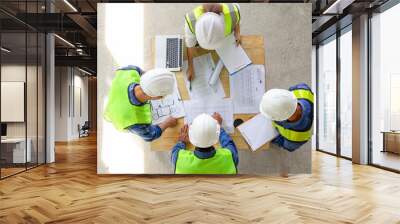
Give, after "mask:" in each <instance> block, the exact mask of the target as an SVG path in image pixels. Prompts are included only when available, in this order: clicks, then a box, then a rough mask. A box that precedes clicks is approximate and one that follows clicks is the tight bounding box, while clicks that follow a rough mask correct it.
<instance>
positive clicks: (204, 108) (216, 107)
mask: <svg viewBox="0 0 400 224" xmlns="http://www.w3.org/2000/svg"><path fill="white" fill-rule="evenodd" d="M183 104H184V107H185V111H186V117H185V122H186V123H187V124H190V123H192V121H193V119H194V118H195V117H196V116H197V115H199V114H202V113H206V114H210V115H212V114H213V113H214V112H218V113H220V114H221V116H222V119H223V121H222V127H223V128H224V129H225V131H226V132H228V133H233V132H234V128H233V105H232V100H231V99H207V100H187V101H184V103H183Z"/></svg>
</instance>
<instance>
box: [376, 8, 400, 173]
mask: <svg viewBox="0 0 400 224" xmlns="http://www.w3.org/2000/svg"><path fill="white" fill-rule="evenodd" d="M399 21H400V5H396V6H394V7H392V8H390V9H388V10H386V11H384V12H382V13H380V14H375V15H373V17H372V18H371V41H372V43H371V47H372V49H371V60H372V62H371V66H372V71H371V85H370V86H371V99H370V104H371V106H370V108H371V111H370V119H371V126H370V128H371V129H370V132H371V141H372V148H371V153H370V156H371V162H372V164H374V165H378V166H383V167H386V168H390V169H394V170H400V155H399V154H400V133H399V132H398V131H399V130H400V100H399V96H400V63H399V52H400V42H399V40H400V33H399V32H398V24H399Z"/></svg>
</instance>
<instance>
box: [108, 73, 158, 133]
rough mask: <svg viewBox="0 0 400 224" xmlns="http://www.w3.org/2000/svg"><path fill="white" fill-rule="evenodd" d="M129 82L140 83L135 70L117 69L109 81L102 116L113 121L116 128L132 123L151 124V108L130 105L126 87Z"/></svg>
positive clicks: (120, 128)
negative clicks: (105, 104)
mask: <svg viewBox="0 0 400 224" xmlns="http://www.w3.org/2000/svg"><path fill="white" fill-rule="evenodd" d="M131 83H140V75H139V73H138V72H137V71H136V70H118V71H117V72H116V75H115V77H114V79H113V81H112V83H111V88H110V92H109V94H108V102H107V106H106V109H105V112H104V118H105V119H106V120H108V121H110V122H112V123H113V125H114V127H115V128H116V129H118V130H120V131H121V130H124V129H125V128H127V127H129V126H132V125H134V124H151V121H152V116H151V108H150V104H149V103H146V104H145V105H143V106H136V105H132V104H131V102H130V100H129V95H128V87H129V85H130V84H131Z"/></svg>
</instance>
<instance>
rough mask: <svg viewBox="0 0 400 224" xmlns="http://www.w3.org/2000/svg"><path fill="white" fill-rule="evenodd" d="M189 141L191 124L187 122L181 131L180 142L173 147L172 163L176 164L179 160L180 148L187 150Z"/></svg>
mask: <svg viewBox="0 0 400 224" xmlns="http://www.w3.org/2000/svg"><path fill="white" fill-rule="evenodd" d="M187 143H189V126H188V125H187V124H185V125H184V126H183V127H182V128H181V131H180V133H179V139H178V143H176V145H175V146H174V148H172V152H171V162H172V164H174V166H175V164H176V161H177V160H178V154H179V151H180V150H185V149H186V144H187Z"/></svg>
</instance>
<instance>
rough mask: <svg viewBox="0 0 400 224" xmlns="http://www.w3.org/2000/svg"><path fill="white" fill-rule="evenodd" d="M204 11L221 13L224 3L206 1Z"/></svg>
mask: <svg viewBox="0 0 400 224" xmlns="http://www.w3.org/2000/svg"><path fill="white" fill-rule="evenodd" d="M203 9H204V12H213V13H217V14H220V13H221V12H222V5H221V4H219V3H205V4H203Z"/></svg>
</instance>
